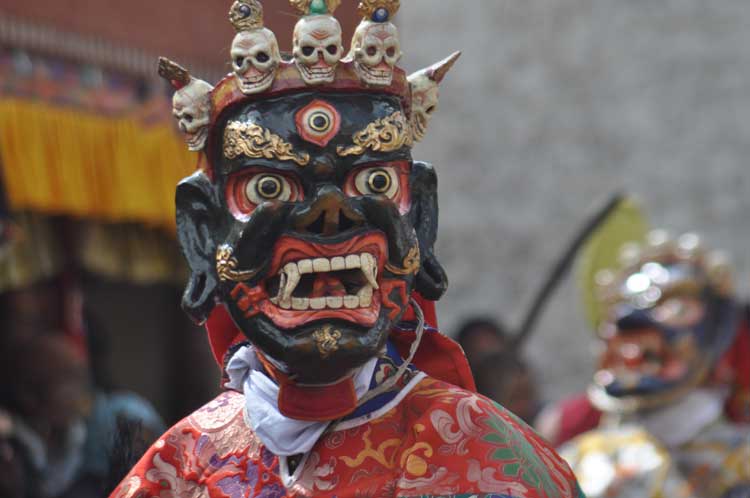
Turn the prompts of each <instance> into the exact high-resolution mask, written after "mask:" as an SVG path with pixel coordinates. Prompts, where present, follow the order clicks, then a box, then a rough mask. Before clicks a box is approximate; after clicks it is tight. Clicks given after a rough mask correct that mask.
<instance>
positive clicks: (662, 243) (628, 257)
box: [592, 231, 738, 411]
mask: <svg viewBox="0 0 750 498" xmlns="http://www.w3.org/2000/svg"><path fill="white" fill-rule="evenodd" d="M621 259H622V260H623V262H624V267H623V269H621V270H620V271H619V272H617V273H614V272H611V271H605V272H602V274H601V275H600V276H599V277H598V280H599V281H600V283H601V285H602V289H601V297H602V299H604V300H606V301H607V302H608V303H609V316H608V317H607V320H606V321H605V322H604V323H603V325H602V327H601V331H600V335H601V336H602V338H603V340H604V343H605V344H604V345H605V350H604V353H603V355H602V357H601V361H600V370H599V371H598V372H597V373H596V375H595V379H594V385H593V387H592V399H593V401H594V402H595V403H596V404H598V405H599V406H600V408H602V409H604V410H607V411H630V410H636V409H644V408H650V407H654V406H659V405H662V404H665V403H668V402H671V401H673V400H674V399H676V398H678V397H680V396H681V395H682V394H685V393H686V392H687V391H689V390H690V389H692V388H694V387H696V386H697V385H698V384H700V383H701V382H703V381H704V380H705V379H706V378H707V376H708V375H709V373H710V371H711V370H712V368H713V367H714V365H715V364H716V362H717V361H718V359H719V357H720V356H721V354H722V353H723V352H724V351H725V349H726V348H727V347H728V346H729V345H730V343H731V340H732V338H733V335H734V332H735V330H736V324H737V317H738V315H737V312H736V309H735V305H734V302H733V300H732V298H731V296H730V294H729V291H730V287H731V284H730V282H729V280H728V270H727V266H726V263H725V260H724V258H723V257H721V256H720V255H719V254H718V253H709V252H707V251H704V250H703V249H702V248H701V246H700V244H699V243H698V239H697V237H696V236H695V235H693V234H686V235H684V236H682V237H681V238H679V239H678V240H676V241H673V240H671V239H669V238H667V237H666V236H665V234H664V232H661V231H655V232H653V233H652V234H650V236H649V244H647V245H646V246H645V247H637V246H627V247H625V248H624V250H623V253H622V258H621Z"/></svg>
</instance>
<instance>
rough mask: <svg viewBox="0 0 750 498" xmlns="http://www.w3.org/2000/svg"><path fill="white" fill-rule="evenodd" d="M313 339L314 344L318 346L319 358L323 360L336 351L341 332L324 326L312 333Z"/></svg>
mask: <svg viewBox="0 0 750 498" xmlns="http://www.w3.org/2000/svg"><path fill="white" fill-rule="evenodd" d="M313 339H315V344H316V345H317V346H318V352H319V353H320V357H321V358H324V359H325V358H328V357H329V356H330V355H331V354H332V353H335V352H336V351H338V349H339V340H340V339H341V332H339V331H338V330H335V329H334V328H333V327H331V326H330V325H325V326H324V327H323V328H322V329H319V330H316V331H315V332H313Z"/></svg>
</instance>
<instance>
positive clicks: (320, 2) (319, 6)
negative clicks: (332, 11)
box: [310, 0, 328, 15]
mask: <svg viewBox="0 0 750 498" xmlns="http://www.w3.org/2000/svg"><path fill="white" fill-rule="evenodd" d="M318 14H328V4H326V0H312V3H311V4H310V15H318Z"/></svg>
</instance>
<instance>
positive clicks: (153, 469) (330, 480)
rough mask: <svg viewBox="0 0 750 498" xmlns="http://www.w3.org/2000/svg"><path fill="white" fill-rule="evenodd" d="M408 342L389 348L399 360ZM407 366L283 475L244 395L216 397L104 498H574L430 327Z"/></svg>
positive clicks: (283, 465)
mask: <svg viewBox="0 0 750 498" xmlns="http://www.w3.org/2000/svg"><path fill="white" fill-rule="evenodd" d="M433 323H434V322H433ZM413 337H414V335H413V333H412V332H410V331H408V330H407V331H403V330H402V331H400V332H396V331H394V333H392V334H391V341H392V342H393V343H394V344H396V346H397V347H398V349H399V350H400V351H403V350H404V349H406V350H408V346H409V344H410V342H411V340H412V339H413ZM211 339H212V345H213V347H214V350H215V352H216V351H217V349H218V350H219V351H223V350H225V347H226V344H223V345H221V346H220V347H219V348H217V347H216V341H215V339H216V334H213V336H212V337H211ZM402 356H403V355H402ZM413 364H414V365H415V366H416V368H419V369H420V370H421V371H418V370H412V371H410V373H409V376H408V378H406V379H405V380H404V381H403V383H402V384H401V385H400V386H399V388H398V390H397V392H398V394H397V395H396V396H395V397H394V398H392V399H391V400H390V401H389V402H388V403H386V404H384V405H383V406H380V407H378V408H377V409H375V410H373V411H370V412H368V413H366V414H365V415H362V416H359V417H357V418H354V419H349V420H346V419H345V420H344V421H343V422H339V423H337V424H335V425H333V426H332V428H330V430H329V431H327V432H326V433H324V434H323V436H322V437H321V438H320V439H319V440H318V441H317V443H316V444H315V446H314V447H313V448H312V450H311V451H310V452H308V453H307V454H306V455H305V456H303V457H301V459H297V462H298V463H297V465H296V466H295V467H294V468H293V469H292V470H291V471H290V470H289V469H290V467H291V466H290V465H289V464H288V460H287V459H286V458H285V457H281V458H280V457H278V456H276V455H274V454H273V453H272V452H271V451H270V450H268V449H267V448H265V446H264V445H263V443H262V442H261V441H260V439H259V438H258V437H257V436H256V435H255V433H254V432H253V430H252V429H251V427H250V425H249V422H248V421H247V419H246V417H247V415H246V411H245V402H246V400H245V395H244V394H242V393H239V392H235V391H226V392H224V393H223V394H221V395H220V396H218V397H217V398H216V399H214V400H213V401H211V402H210V403H208V404H207V405H205V406H204V407H203V408H201V409H199V410H198V411H196V412H195V413H193V414H192V415H190V416H189V417H187V418H185V419H184V420H182V421H181V422H179V423H178V424H177V425H175V426H174V427H172V428H171V429H170V430H169V431H167V433H166V434H164V435H163V436H162V437H161V438H160V439H159V440H158V441H157V442H156V443H155V444H154V445H153V446H152V447H151V448H150V449H149V450H148V452H147V453H146V454H145V455H144V456H143V458H142V459H141V460H140V462H139V463H138V464H137V465H136V466H135V467H134V468H133V470H132V471H131V473H130V474H129V475H128V476H127V477H126V478H125V479H124V480H123V482H122V483H121V484H120V486H119V487H118V488H117V489H116V490H115V491H114V492H113V493H112V495H111V496H110V498H251V497H263V498H284V497H290V498H291V497H307V496H330V497H338V498H348V497H352V498H354V497H389V498H390V497H417V496H419V497H431V496H460V497H463V496H465V497H467V498H468V497H483V496H494V497H498V498H542V497H550V498H558V497H559V498H583V494H582V493H581V491H580V490H579V487H578V485H577V482H576V479H575V477H574V475H573V473H572V472H571V470H570V468H569V467H568V465H567V464H566V463H565V461H564V460H562V458H560V457H559V456H558V455H557V453H556V452H555V451H554V450H553V449H552V448H551V447H549V446H548V445H547V444H546V443H545V442H544V441H542V440H541V438H540V437H539V436H538V435H537V434H536V433H534V432H533V431H532V430H531V429H530V428H529V427H527V426H526V425H525V424H524V423H523V422H521V421H520V420H519V419H518V418H516V417H515V416H514V415H512V414H511V413H509V412H508V411H506V410H505V409H503V408H501V407H500V406H499V405H497V404H496V403H494V402H492V401H490V400H488V399H487V398H484V397H483V396H480V395H478V394H476V393H475V392H473V381H472V379H471V377H470V374H469V373H468V372H469V371H468V365H467V363H466V360H465V357H464V356H463V352H462V351H461V350H460V348H459V347H458V345H456V344H455V343H454V342H453V341H451V340H450V339H448V338H446V337H445V336H443V335H441V334H439V333H438V332H437V331H435V330H434V329H429V328H428V330H426V332H425V335H424V337H423V339H422V342H421V343H420V347H419V350H418V353H417V355H416V357H415V358H414V362H413ZM429 374H432V376H430V375H429ZM436 377H440V378H441V379H444V380H438V379H437V378H436ZM446 380H450V381H452V382H453V384H451V383H448V382H446ZM455 384H461V385H463V386H465V388H462V387H457V386H456V385H455Z"/></svg>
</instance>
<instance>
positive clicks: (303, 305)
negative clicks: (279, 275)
mask: <svg viewBox="0 0 750 498" xmlns="http://www.w3.org/2000/svg"><path fill="white" fill-rule="evenodd" d="M309 307H310V300H309V299H308V298H306V297H293V298H292V309H293V310H297V311H305V310H306V309H307V308H309Z"/></svg>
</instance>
